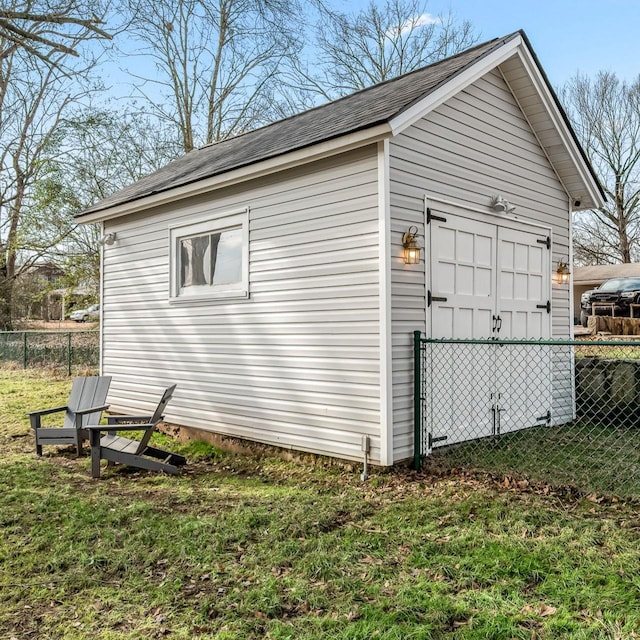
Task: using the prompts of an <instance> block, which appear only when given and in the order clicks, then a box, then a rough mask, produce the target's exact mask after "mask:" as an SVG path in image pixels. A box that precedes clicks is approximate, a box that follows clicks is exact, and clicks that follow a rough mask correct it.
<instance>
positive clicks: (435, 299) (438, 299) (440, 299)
mask: <svg viewBox="0 0 640 640" xmlns="http://www.w3.org/2000/svg"><path fill="white" fill-rule="evenodd" d="M446 301H447V299H446V298H443V297H442V296H434V295H431V290H429V291H427V307H430V306H431V303H432V302H446Z"/></svg>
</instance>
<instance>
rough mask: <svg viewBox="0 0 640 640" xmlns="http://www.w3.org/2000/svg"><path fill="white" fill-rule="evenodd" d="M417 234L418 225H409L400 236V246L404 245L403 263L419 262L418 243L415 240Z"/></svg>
mask: <svg viewBox="0 0 640 640" xmlns="http://www.w3.org/2000/svg"><path fill="white" fill-rule="evenodd" d="M417 236H418V227H415V226H411V227H409V229H408V230H407V232H406V233H405V234H404V235H403V236H402V246H403V247H404V263H405V264H419V262H420V245H419V244H418V241H417V240H416V238H417Z"/></svg>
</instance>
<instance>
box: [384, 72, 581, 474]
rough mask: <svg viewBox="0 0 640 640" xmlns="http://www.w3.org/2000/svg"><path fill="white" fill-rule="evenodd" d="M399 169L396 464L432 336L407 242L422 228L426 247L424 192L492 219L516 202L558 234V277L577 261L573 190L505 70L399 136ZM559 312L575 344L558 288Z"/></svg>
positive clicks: (555, 307)
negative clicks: (418, 355)
mask: <svg viewBox="0 0 640 640" xmlns="http://www.w3.org/2000/svg"><path fill="white" fill-rule="evenodd" d="M390 172H391V187H390V191H391V232H392V236H391V237H392V241H393V243H394V244H393V255H394V256H395V259H394V260H393V266H392V276H391V278H392V323H393V338H392V339H393V403H394V409H393V411H394V460H395V461H399V460H403V459H406V458H409V457H411V456H412V455H413V423H412V411H413V396H412V393H413V369H412V366H413V364H412V350H411V337H412V336H411V333H412V331H413V330H416V329H419V330H421V331H426V329H427V327H426V326H425V320H426V313H425V305H426V301H425V284H424V283H425V281H424V278H425V273H424V264H425V261H424V259H423V261H422V263H421V264H420V265H405V264H404V263H403V261H402V260H401V258H400V256H401V250H402V246H401V239H402V234H403V233H404V232H405V231H406V230H407V228H408V227H409V226H410V225H416V226H417V227H418V229H419V230H420V237H421V241H422V242H421V244H422V246H424V244H425V243H424V214H423V198H424V196H425V194H426V195H427V196H431V197H432V198H434V201H435V199H436V198H440V199H445V200H448V201H451V202H454V203H458V204H460V205H467V206H470V207H474V208H477V209H481V210H482V209H486V211H487V213H489V212H490V209H489V208H488V203H489V201H490V198H491V197H492V196H494V195H497V194H500V195H502V196H504V197H505V198H507V200H509V202H510V203H512V204H514V205H516V211H515V215H516V216H517V217H518V218H519V219H521V220H523V221H528V222H532V223H535V224H538V225H543V226H545V227H548V228H550V229H551V230H552V241H553V244H552V270H553V269H555V266H556V264H557V261H558V259H560V258H563V259H565V260H566V259H567V258H568V256H569V212H568V196H567V193H566V191H565V190H564V188H563V186H562V184H561V183H560V181H559V179H558V177H557V175H556V174H555V172H554V171H553V169H552V167H551V165H550V163H549V161H548V159H547V157H546V155H545V153H544V151H543V150H542V148H541V147H540V144H539V143H538V140H537V139H536V137H535V135H534V134H533V132H532V130H531V127H530V126H529V123H528V122H527V120H526V119H525V117H524V115H523V114H522V111H521V110H520V107H519V106H518V103H517V102H516V100H515V98H514V97H513V94H512V93H511V91H510V89H509V87H508V85H507V83H506V82H505V80H504V79H503V77H502V75H501V73H500V71H499V70H494V71H492V72H491V73H489V74H487V75H486V76H484V77H483V78H481V79H480V80H478V81H477V82H475V83H474V84H472V85H471V86H469V87H468V88H466V89H464V90H463V91H461V92H460V93H459V94H457V95H456V96H455V97H453V98H451V99H449V100H448V101H447V102H446V103H445V104H443V105H441V106H440V107H438V108H437V109H435V110H434V111H433V112H431V113H430V114H428V115H427V116H426V117H424V118H422V119H421V120H419V121H418V122H417V123H415V124H414V125H412V126H411V127H409V128H408V129H406V130H405V131H404V132H403V133H401V134H400V135H398V136H397V137H395V138H393V139H392V141H391V145H390ZM478 216H479V219H481V214H478ZM427 264H428V258H427ZM552 314H553V315H552V335H553V336H554V337H567V336H568V335H569V331H570V326H571V319H570V318H569V290H568V286H563V287H562V286H553V287H552ZM554 410H556V411H557V412H558V413H560V412H561V411H562V408H561V407H555V408H554Z"/></svg>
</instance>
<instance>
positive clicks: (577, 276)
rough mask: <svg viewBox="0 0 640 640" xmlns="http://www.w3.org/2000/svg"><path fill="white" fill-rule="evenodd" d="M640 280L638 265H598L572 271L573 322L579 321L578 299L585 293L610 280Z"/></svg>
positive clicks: (639, 265) (576, 268) (639, 267)
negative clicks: (631, 278) (630, 278)
mask: <svg viewBox="0 0 640 640" xmlns="http://www.w3.org/2000/svg"><path fill="white" fill-rule="evenodd" d="M630 276H632V277H636V278H640V264H638V263H632V264H598V265H593V266H588V267H575V268H574V270H573V308H574V321H575V322H576V323H577V322H578V320H579V319H580V298H581V296H582V294H583V293H584V292H585V291H590V290H591V289H595V288H596V287H599V286H600V285H601V284H602V283H603V282H604V281H605V280H609V279H610V278H628V277H630Z"/></svg>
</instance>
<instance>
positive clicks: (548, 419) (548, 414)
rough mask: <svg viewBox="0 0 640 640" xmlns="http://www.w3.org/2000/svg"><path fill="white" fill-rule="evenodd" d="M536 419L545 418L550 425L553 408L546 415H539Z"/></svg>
mask: <svg viewBox="0 0 640 640" xmlns="http://www.w3.org/2000/svg"><path fill="white" fill-rule="evenodd" d="M536 420H544V421H545V422H546V423H547V425H550V424H551V409H549V410H548V411H547V413H546V414H545V415H543V416H538V417H537V418H536Z"/></svg>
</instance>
